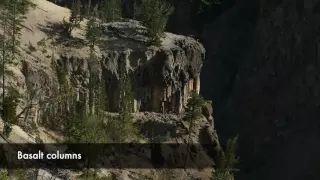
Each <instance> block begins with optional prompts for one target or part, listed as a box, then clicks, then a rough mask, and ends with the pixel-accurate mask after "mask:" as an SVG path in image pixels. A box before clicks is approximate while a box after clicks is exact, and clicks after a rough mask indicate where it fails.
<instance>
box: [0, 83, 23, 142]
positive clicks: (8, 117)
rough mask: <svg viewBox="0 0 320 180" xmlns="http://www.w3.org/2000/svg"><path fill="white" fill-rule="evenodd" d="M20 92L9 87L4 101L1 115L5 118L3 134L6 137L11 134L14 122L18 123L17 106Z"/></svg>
mask: <svg viewBox="0 0 320 180" xmlns="http://www.w3.org/2000/svg"><path fill="white" fill-rule="evenodd" d="M18 99H19V93H18V91H16V90H15V89H13V88H9V89H8V95H7V96H5V97H4V99H3V101H2V109H1V117H2V119H3V120H4V129H3V134H4V135H5V136H6V137H9V136H10V133H11V131H12V127H11V126H12V124H17V122H18V119H17V111H16V109H17V106H18V102H19V101H18Z"/></svg>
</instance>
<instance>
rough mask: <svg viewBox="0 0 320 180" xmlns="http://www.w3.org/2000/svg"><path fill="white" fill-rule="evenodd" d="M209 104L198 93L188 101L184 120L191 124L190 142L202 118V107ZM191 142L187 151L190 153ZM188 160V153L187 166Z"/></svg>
mask: <svg viewBox="0 0 320 180" xmlns="http://www.w3.org/2000/svg"><path fill="white" fill-rule="evenodd" d="M207 103H210V102H208V101H206V100H204V99H203V97H202V96H200V95H199V94H198V93H197V92H196V91H192V92H191V97H190V99H189V100H188V103H187V108H186V109H185V114H184V117H183V120H185V121H187V122H188V123H189V128H188V135H189V140H191V133H192V131H193V129H194V125H195V122H196V121H198V120H199V119H200V118H201V117H202V107H203V106H204V105H206V104H207ZM189 144H190V143H189V142H188V146H187V149H186V151H188V149H189V148H188V147H189ZM187 159H188V152H186V157H185V165H186V163H187Z"/></svg>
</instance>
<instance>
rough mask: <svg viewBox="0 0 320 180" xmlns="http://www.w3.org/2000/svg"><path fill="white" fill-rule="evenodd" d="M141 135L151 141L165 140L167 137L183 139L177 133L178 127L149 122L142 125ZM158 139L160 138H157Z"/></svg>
mask: <svg viewBox="0 0 320 180" xmlns="http://www.w3.org/2000/svg"><path fill="white" fill-rule="evenodd" d="M140 128H141V134H143V135H144V136H145V137H147V138H149V139H154V140H160V141H161V140H162V139H163V140H165V139H166V136H168V135H169V136H170V138H176V137H181V135H182V134H179V133H177V126H176V125H174V124H167V123H163V122H156V121H148V122H146V123H143V124H142V125H141V127H140ZM157 137H158V138H157Z"/></svg>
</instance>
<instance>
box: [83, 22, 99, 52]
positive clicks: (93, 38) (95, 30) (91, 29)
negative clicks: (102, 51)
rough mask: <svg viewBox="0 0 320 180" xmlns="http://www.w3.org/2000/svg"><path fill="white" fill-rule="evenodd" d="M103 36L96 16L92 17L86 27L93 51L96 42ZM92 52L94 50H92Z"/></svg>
mask: <svg viewBox="0 0 320 180" xmlns="http://www.w3.org/2000/svg"><path fill="white" fill-rule="evenodd" d="M101 36H102V30H101V29H100V27H99V24H98V22H97V18H96V17H90V19H89V21H88V22H87V27H86V39H87V41H88V44H89V46H90V48H91V49H90V50H91V51H93V50H94V49H93V48H94V46H95V44H96V42H97V41H98V40H99V38H100V37H101ZM91 53H92V52H91Z"/></svg>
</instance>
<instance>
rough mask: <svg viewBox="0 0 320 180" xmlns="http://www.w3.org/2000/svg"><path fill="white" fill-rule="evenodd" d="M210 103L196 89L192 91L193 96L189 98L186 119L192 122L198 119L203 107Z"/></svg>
mask: <svg viewBox="0 0 320 180" xmlns="http://www.w3.org/2000/svg"><path fill="white" fill-rule="evenodd" d="M206 103H208V102H207V101H205V100H204V99H203V97H201V96H200V95H199V94H198V93H197V92H196V91H192V92H191V97H190V99H189V100H188V103H187V108H186V111H185V116H184V119H185V120H187V121H189V122H192V121H195V120H198V119H199V118H200V117H201V114H202V107H203V106H204V105H205V104H206Z"/></svg>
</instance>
